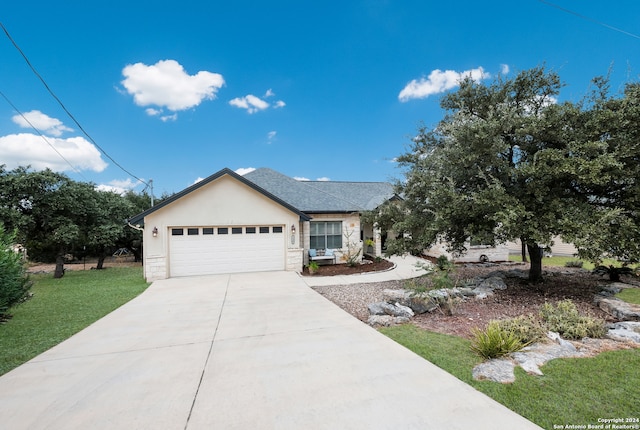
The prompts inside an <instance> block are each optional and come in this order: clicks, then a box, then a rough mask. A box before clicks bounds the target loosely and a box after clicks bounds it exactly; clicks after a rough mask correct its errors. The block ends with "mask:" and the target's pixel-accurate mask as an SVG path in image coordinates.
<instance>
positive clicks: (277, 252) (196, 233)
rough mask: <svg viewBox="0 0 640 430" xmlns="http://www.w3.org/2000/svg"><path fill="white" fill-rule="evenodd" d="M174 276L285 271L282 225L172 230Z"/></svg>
mask: <svg viewBox="0 0 640 430" xmlns="http://www.w3.org/2000/svg"><path fill="white" fill-rule="evenodd" d="M169 235H170V236H169V237H170V239H169V259H170V262H169V270H170V276H193V275H213V274H218V273H239V272H262V271H269V270H284V269H285V238H284V236H285V234H284V232H283V227H282V226H223V227H218V226H216V227H174V228H170V229H169Z"/></svg>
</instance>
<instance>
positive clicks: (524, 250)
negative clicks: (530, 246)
mask: <svg viewBox="0 0 640 430" xmlns="http://www.w3.org/2000/svg"><path fill="white" fill-rule="evenodd" d="M520 244H521V245H522V248H521V254H522V262H523V263H526V262H527V244H526V243H524V240H523V239H522V238H521V239H520Z"/></svg>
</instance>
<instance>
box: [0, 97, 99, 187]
mask: <svg viewBox="0 0 640 430" xmlns="http://www.w3.org/2000/svg"><path fill="white" fill-rule="evenodd" d="M0 96H2V98H3V99H5V100H6V101H7V103H9V105H10V106H11V107H12V108H13V109H14V110H15V111H16V112H18V115H20V116H21V117H22V119H23V120H25V121H26V122H27V124H29V125H30V126H31V128H33V129H34V130H35V131H36V133H38V134H39V135H40V137H41V138H42V139H43V140H44V141H45V142H47V145H49V146H50V147H51V149H53V150H54V151H56V153H57V154H58V155H59V156H60V158H62V159H63V160H64V161H65V162H66V163H67V164H68V165H69V166H70V167H71V168H72V169H73V171H74V172H76V173H77V174H78V175H80V176H82V177H83V178H84V180H85V181H87V182H89V180H88V179H87V178H86V177H85V176H84V175H83V174H82V173H81V172H80V171H79V170H78V169H76V168H75V166H74V165H73V164H71V162H70V161H69V160H67V159H66V158H65V157H64V155H62V154H61V153H60V151H58V149H57V148H56V147H55V146H53V144H52V143H51V142H50V141H49V139H47V137H46V136H45V135H44V134H42V132H41V131H40V130H38V129H37V128H36V127H35V126H34V125H33V124H32V123H31V121H29V119H28V118H27V117H26V116H24V114H23V113H22V112H20V110H19V109H18V108H17V107H16V105H14V104H13V103H12V102H11V100H9V98H8V97H7V96H6V95H5V94H4V93H3V92H2V91H0Z"/></svg>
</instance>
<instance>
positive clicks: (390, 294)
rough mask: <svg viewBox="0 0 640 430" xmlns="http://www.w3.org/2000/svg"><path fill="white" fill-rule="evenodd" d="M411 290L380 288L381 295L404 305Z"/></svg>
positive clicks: (391, 301) (392, 301) (389, 300)
mask: <svg viewBox="0 0 640 430" xmlns="http://www.w3.org/2000/svg"><path fill="white" fill-rule="evenodd" d="M410 295H411V292H410V291H409V290H390V289H385V290H382V297H384V300H385V301H387V302H390V303H395V302H400V303H402V304H404V305H405V306H406V303H407V302H408V300H409V296H410Z"/></svg>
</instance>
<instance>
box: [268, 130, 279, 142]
mask: <svg viewBox="0 0 640 430" xmlns="http://www.w3.org/2000/svg"><path fill="white" fill-rule="evenodd" d="M277 134H278V132H277V131H270V132H269V133H267V140H268V143H272V142H273V141H274V140H275V138H276V135H277Z"/></svg>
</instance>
